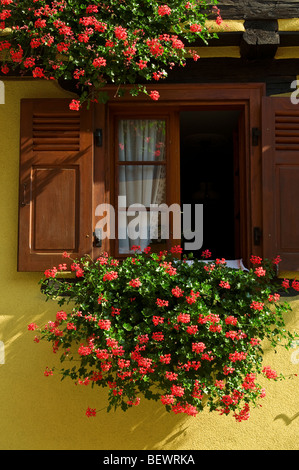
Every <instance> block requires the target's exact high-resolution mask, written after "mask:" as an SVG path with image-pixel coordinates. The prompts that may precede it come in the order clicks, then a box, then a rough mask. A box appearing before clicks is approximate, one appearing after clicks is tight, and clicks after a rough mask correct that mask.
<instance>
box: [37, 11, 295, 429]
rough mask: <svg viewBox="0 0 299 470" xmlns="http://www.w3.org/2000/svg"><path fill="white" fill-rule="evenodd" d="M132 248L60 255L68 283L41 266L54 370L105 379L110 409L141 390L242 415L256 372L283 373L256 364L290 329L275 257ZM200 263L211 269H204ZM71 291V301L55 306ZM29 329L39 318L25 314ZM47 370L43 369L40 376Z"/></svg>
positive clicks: (251, 400)
mask: <svg viewBox="0 0 299 470" xmlns="http://www.w3.org/2000/svg"><path fill="white" fill-rule="evenodd" d="M165 11H166V10H165ZM165 14H166V13H165ZM134 251H135V254H134V255H133V256H132V257H128V258H126V259H125V260H123V261H122V262H119V261H118V260H115V259H113V258H112V257H109V256H108V254H107V253H103V254H102V255H101V256H100V257H99V258H98V259H97V260H95V261H92V260H91V259H90V258H83V259H81V260H71V259H70V258H69V256H67V254H64V255H63V256H64V258H65V259H66V260H67V261H68V263H70V266H75V268H74V269H75V271H76V272H78V270H79V269H80V276H79V277H78V278H76V282H74V283H69V281H68V280H66V279H65V278H61V277H60V275H59V273H60V271H59V270H58V269H53V268H52V269H50V270H47V271H46V272H45V279H43V280H42V281H41V283H42V288H43V291H44V293H45V294H46V296H47V298H55V299H57V295H59V294H63V293H65V292H67V293H68V297H67V298H66V297H63V295H62V296H59V297H58V299H59V300H58V302H59V305H60V309H59V311H58V312H57V314H56V318H55V320H54V321H49V322H48V323H47V324H46V325H45V326H44V327H42V328H40V332H39V334H38V335H36V337H35V339H34V340H35V341H36V342H38V341H39V340H40V339H45V340H47V341H49V342H51V343H52V345H53V352H54V353H55V354H57V353H58V352H59V351H60V352H61V361H62V362H65V361H68V360H69V361H71V362H73V367H66V368H62V369H61V371H60V372H61V373H62V375H63V376H70V378H71V379H73V380H74V382H75V384H76V385H77V386H91V385H93V386H95V385H98V386H100V387H104V388H105V389H106V390H107V393H108V398H109V406H108V410H110V409H111V408H118V407H120V408H121V409H123V410H127V409H128V408H130V407H132V406H137V405H139V403H142V397H145V398H147V399H153V400H156V401H159V402H160V403H161V404H162V405H163V406H165V407H166V409H167V411H172V412H174V413H175V414H178V413H184V414H187V415H190V416H196V415H197V414H198V413H199V412H200V411H201V410H202V409H203V408H204V406H205V405H206V406H208V407H209V408H210V410H211V411H217V412H218V413H220V414H221V415H228V414H232V415H233V416H234V417H235V419H236V420H237V421H243V420H246V419H248V418H249V416H250V407H251V406H255V405H256V404H257V403H258V402H259V399H261V398H263V397H265V390H264V388H262V386H261V385H260V384H259V382H258V377H259V375H261V374H264V375H265V377H267V378H268V379H272V380H275V381H276V380H278V378H279V377H281V376H279V374H278V373H277V372H276V371H274V370H272V369H271V367H269V366H268V365H264V363H263V348H262V341H263V340H264V339H265V338H269V339H270V340H271V344H272V346H273V347H275V346H276V345H277V344H279V345H282V344H283V340H284V341H285V344H286V347H288V346H289V345H290V342H292V341H293V340H294V338H295V336H296V335H295V334H294V335H293V334H291V333H290V332H287V331H286V330H285V325H284V318H283V316H284V315H285V314H286V313H287V312H288V310H289V309H290V307H289V306H288V304H287V303H282V302H280V295H279V294H278V293H277V292H274V291H273V289H274V284H273V282H274V279H275V268H274V267H275V265H276V263H272V262H271V261H269V262H268V261H265V262H264V261H263V260H261V259H258V260H257V259H256V258H252V261H253V269H250V270H249V271H248V272H247V271H242V270H236V269H231V268H229V267H227V266H226V262H225V260H224V259H221V260H215V261H213V262H212V261H211V262H202V260H201V258H199V259H192V263H186V262H184V261H185V260H184V259H182V260H179V259H178V257H179V256H181V255H182V253H181V251H182V250H181V248H180V247H178V246H177V247H173V248H172V249H171V250H170V252H167V251H163V252H161V253H151V250H150V249H149V248H146V249H145V250H144V251H143V252H141V250H140V247H137V246H136V248H135V250H134ZM210 255H211V254H210V252H204V254H203V258H205V259H207V258H209V257H210ZM132 261H134V262H132ZM207 263H208V265H209V263H213V266H214V268H213V269H212V270H206V269H205V267H206V266H207ZM257 264H258V266H259V267H261V268H262V269H263V270H264V271H265V274H264V275H263V276H260V275H259V273H258V274H257V272H256V265H257ZM53 277H54V278H55V283H53V282H52V281H53ZM228 286H229V287H228ZM278 287H279V288H281V282H280V285H279V286H278ZM69 299H70V300H71V301H72V305H73V308H71V309H70V310H69V309H65V308H64V307H63V305H64V304H65V303H68V300H69ZM28 329H29V330H31V331H36V330H37V329H38V327H37V325H36V324H35V323H34V322H32V323H31V324H30V325H29V326H28ZM297 336H298V335H297ZM70 370H71V372H70ZM53 373H55V369H53V368H52V367H47V368H46V370H45V375H46V376H47V377H48V376H50V375H52V374H53ZM95 401H96V397H95ZM88 405H92V406H88V408H87V411H86V415H87V416H88V417H92V416H95V415H96V408H95V405H94V404H91V403H89V404H88Z"/></svg>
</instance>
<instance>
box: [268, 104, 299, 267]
mask: <svg viewBox="0 0 299 470" xmlns="http://www.w3.org/2000/svg"><path fill="white" fill-rule="evenodd" d="M262 145H263V243H264V256H265V257H267V258H272V257H273V256H276V255H280V256H281V258H282V262H281V264H280V269H282V270H290V271H299V105H295V104H292V103H291V99H290V98H275V97H272V98H270V97H268V98H264V99H263V142H262Z"/></svg>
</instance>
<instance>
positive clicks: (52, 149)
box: [18, 99, 93, 271]
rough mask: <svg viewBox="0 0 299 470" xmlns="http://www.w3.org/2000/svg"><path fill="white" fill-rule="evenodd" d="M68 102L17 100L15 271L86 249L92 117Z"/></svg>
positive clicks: (52, 262) (89, 237) (89, 232)
mask: <svg viewBox="0 0 299 470" xmlns="http://www.w3.org/2000/svg"><path fill="white" fill-rule="evenodd" d="M69 102H70V101H69V99H36V100H22V101H21V142H20V143H21V148H20V201H19V203H20V204H19V207H20V208H19V253H18V270H19V271H44V270H45V269H47V268H51V267H53V266H58V264H59V263H63V262H65V259H63V258H62V256H61V255H62V253H63V252H64V251H67V252H68V253H70V254H71V256H72V257H73V258H77V257H79V256H82V255H84V254H86V253H90V252H91V245H92V181H93V175H92V168H93V164H92V158H93V157H92V144H93V140H92V135H93V134H92V116H91V111H87V110H86V109H83V110H82V111H80V112H78V111H71V110H70V109H69Z"/></svg>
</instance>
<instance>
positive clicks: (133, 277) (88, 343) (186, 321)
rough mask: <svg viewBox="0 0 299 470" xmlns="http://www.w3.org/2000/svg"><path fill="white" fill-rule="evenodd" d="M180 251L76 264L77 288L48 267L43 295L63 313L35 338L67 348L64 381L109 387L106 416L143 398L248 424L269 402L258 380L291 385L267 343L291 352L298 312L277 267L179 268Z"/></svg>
mask: <svg viewBox="0 0 299 470" xmlns="http://www.w3.org/2000/svg"><path fill="white" fill-rule="evenodd" d="M180 251H181V249H180V247H174V248H173V249H172V250H171V252H170V253H167V252H161V253H160V254H151V253H150V248H146V249H145V250H144V252H143V253H141V252H140V251H139V247H136V252H135V254H134V256H130V257H128V258H126V259H125V260H124V261H122V262H119V261H118V260H115V259H113V258H111V257H108V255H107V254H105V253H104V254H103V255H102V256H101V257H99V258H98V259H97V260H96V261H95V262H94V261H92V260H91V259H89V258H87V257H86V258H82V259H81V260H80V261H71V262H72V264H71V269H72V271H73V272H74V273H75V274H76V276H75V280H77V282H70V281H68V280H66V279H63V278H61V277H59V273H61V272H62V271H64V270H66V269H67V268H66V264H61V265H59V266H58V267H54V268H51V269H49V270H47V271H46V272H45V279H43V280H42V281H41V284H42V289H43V292H44V293H45V295H46V298H47V300H48V299H50V298H52V299H55V300H56V301H58V304H59V308H60V310H59V311H58V312H57V315H56V318H55V319H54V320H53V321H49V322H48V323H47V324H46V325H45V326H44V327H42V328H41V329H40V332H39V334H38V335H36V336H35V341H37V342H39V341H40V340H41V339H44V340H46V341H49V342H51V343H52V345H53V351H54V352H55V353H57V352H58V351H60V353H61V356H60V361H61V363H63V364H66V366H65V367H63V368H62V369H61V371H60V372H61V373H62V378H65V377H70V378H71V379H72V380H73V381H74V382H75V384H77V385H81V386H88V385H90V386H100V387H103V388H105V389H106V390H107V391H108V400H109V404H108V411H109V410H110V409H111V408H118V407H120V408H121V409H122V410H127V409H128V408H129V407H132V406H134V405H138V404H139V402H140V400H141V399H142V398H143V397H145V398H146V399H150V400H156V401H157V400H159V401H160V402H161V403H162V404H163V405H165V407H166V410H167V411H172V412H174V413H186V414H188V415H192V416H195V415H197V414H198V413H199V412H200V411H201V410H203V408H204V406H208V407H209V409H210V411H218V412H219V413H221V414H229V413H232V414H233V415H234V416H235V418H236V420H238V421H241V420H246V419H248V417H249V411H250V407H251V406H255V405H257V404H259V400H260V399H261V398H262V397H264V396H265V391H264V389H263V388H262V386H261V385H260V384H259V383H258V377H259V375H260V374H263V375H265V376H266V377H267V378H269V379H271V380H278V379H282V378H283V375H282V374H278V373H277V372H276V371H274V370H272V369H271V368H270V367H269V366H267V365H265V364H264V363H263V355H264V351H263V342H264V341H265V340H268V341H269V342H270V345H271V347H272V348H274V349H275V348H276V346H277V345H278V344H280V345H283V344H284V346H285V347H286V348H288V347H290V345H291V343H292V341H293V340H294V338H295V337H298V335H296V334H294V335H293V334H291V333H290V332H288V331H287V330H286V328H285V321H284V315H285V314H287V312H288V310H290V306H289V305H288V303H286V302H282V301H281V299H280V295H279V293H277V291H276V292H275V290H274V291H273V288H274V287H273V286H274V284H273V280H274V278H275V269H274V268H275V263H277V262H278V260H277V259H276V260H274V262H269V261H266V262H262V260H261V259H260V258H257V257H253V258H252V263H253V266H252V269H250V270H249V271H248V272H247V271H242V270H236V269H231V268H228V267H227V266H226V262H225V260H224V259H217V260H215V261H210V262H208V260H207V259H206V260H205V262H203V261H202V260H198V259H193V258H192V257H190V258H189V259H187V258H183V260H182V261H178V260H177V258H176V256H177V253H179V252H180ZM64 256H66V257H68V255H67V254H65V255H64ZM203 256H204V257H206V256H209V253H207V252H204V253H203ZM284 285H286V283H285V281H284ZM293 287H294V288H296V289H297V290H299V285H298V284H294V286H293ZM279 288H280V289H281V288H282V286H281V285H280V287H279ZM64 304H69V305H70V306H71V308H70V311H67V309H66V310H65V309H63V305H64ZM28 328H29V330H37V328H38V327H37V325H36V324H34V323H31V324H30V325H29V326H28ZM267 347H268V346H267ZM53 371H54V372H55V370H54V369H53V368H47V369H46V371H45V375H51V374H53ZM86 414H87V416H94V415H95V414H96V409H95V408H93V407H88V409H87V411H86Z"/></svg>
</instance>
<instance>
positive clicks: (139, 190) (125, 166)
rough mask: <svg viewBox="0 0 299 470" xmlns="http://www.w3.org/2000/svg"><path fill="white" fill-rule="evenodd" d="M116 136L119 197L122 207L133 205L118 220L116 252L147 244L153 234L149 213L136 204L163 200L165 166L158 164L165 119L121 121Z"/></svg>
mask: <svg viewBox="0 0 299 470" xmlns="http://www.w3.org/2000/svg"><path fill="white" fill-rule="evenodd" d="M118 138H119V142H118V145H119V166H118V179H119V188H118V189H119V196H122V197H123V198H124V197H125V201H126V208H124V209H127V208H128V207H129V206H132V205H135V208H136V212H135V213H134V212H127V211H126V210H124V211H123V213H122V215H121V220H119V227H118V229H119V236H120V235H121V238H120V239H119V252H120V253H130V252H131V249H132V246H133V245H140V247H141V249H144V248H145V247H146V246H148V245H149V244H150V242H151V238H153V233H154V230H153V227H152V230H150V213H149V212H148V211H145V210H143V211H142V210H141V211H138V207H139V208H140V209H142V208H147V209H150V208H151V205H153V204H155V205H160V204H162V203H165V202H166V201H165V194H166V167H165V165H161V164H160V165H159V162H162V161H164V160H165V121H164V120H154V119H123V120H120V121H119V131H118ZM128 162H132V163H133V162H134V164H133V165H130V164H129V163H128ZM136 162H138V163H139V162H140V164H136ZM151 162H153V164H152V165H151V164H150V163H151ZM122 200H123V201H124V199H122ZM156 237H157V234H156V236H155V238H156Z"/></svg>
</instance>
